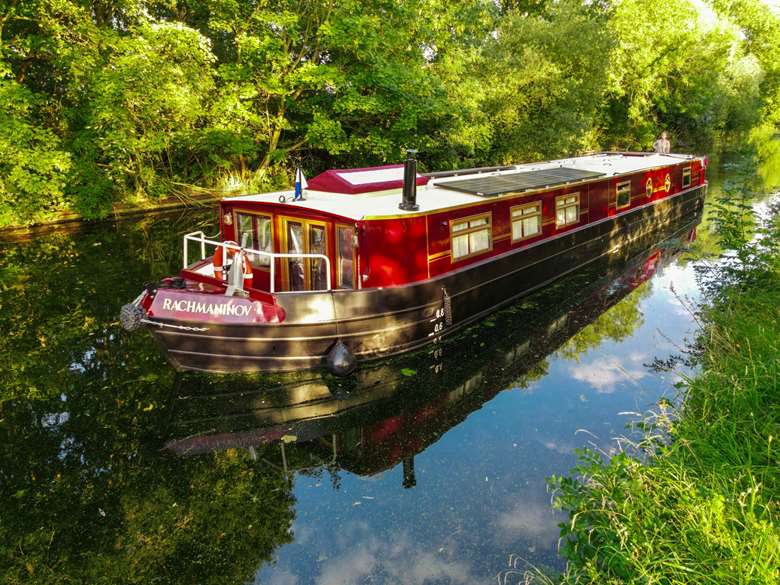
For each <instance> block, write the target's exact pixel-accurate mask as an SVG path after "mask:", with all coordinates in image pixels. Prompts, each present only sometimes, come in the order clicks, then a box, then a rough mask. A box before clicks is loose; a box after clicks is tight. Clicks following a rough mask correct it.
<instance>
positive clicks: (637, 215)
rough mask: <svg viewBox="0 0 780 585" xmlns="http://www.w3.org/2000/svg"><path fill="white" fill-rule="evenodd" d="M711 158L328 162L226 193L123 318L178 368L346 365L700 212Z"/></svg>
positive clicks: (446, 326)
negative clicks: (274, 185)
mask: <svg viewBox="0 0 780 585" xmlns="http://www.w3.org/2000/svg"><path fill="white" fill-rule="evenodd" d="M706 167H707V158H706V157H702V156H693V155H684V154H657V153H642V152H601V153H593V154H588V155H584V156H577V157H572V158H567V159H560V160H553V161H546V162H540V163H533V164H521V165H506V166H497V167H483V168H475V169H463V170H456V171H445V172H434V173H427V174H426V173H418V172H417V162H416V160H415V158H414V152H413V151H409V153H408V155H407V159H406V160H405V162H404V163H403V164H399V165H386V166H380V167H370V168H358V169H332V170H328V171H325V172H323V173H321V174H320V175H318V176H316V177H314V178H312V179H311V180H310V181H309V182H308V184H307V185H305V189H303V188H299V187H298V186H296V189H295V190H294V191H282V192H275V193H266V194H259V195H249V196H242V197H231V198H225V199H223V200H222V201H221V202H220V205H219V233H218V234H216V235H214V236H207V235H206V234H204V233H203V232H202V231H197V232H192V233H188V234H186V235H185V236H184V237H183V266H182V270H181V272H180V273H179V274H178V275H177V276H174V277H169V278H166V279H163V280H162V281H160V282H158V283H154V284H152V285H147V286H146V287H145V289H144V290H143V291H142V292H141V293H140V294H139V295H138V297H137V298H136V299H135V300H134V301H133V302H132V303H129V304H127V305H125V306H124V307H122V311H121V314H120V321H121V323H122V325H123V326H124V327H125V328H126V329H129V330H133V329H138V328H139V327H146V328H148V329H150V330H151V332H152V335H153V336H154V338H155V339H156V340H157V341H158V343H159V344H160V345H161V346H162V348H163V349H164V350H165V352H166V353H167V356H168V358H169V360H170V362H171V363H172V364H173V365H174V366H175V367H177V368H179V369H188V370H201V371H208V372H236V371H290V370H302V369H309V368H319V367H325V368H327V369H329V370H331V371H332V372H334V373H336V374H339V375H343V374H348V373H349V372H351V371H352V370H353V369H354V368H355V366H356V365H357V364H359V363H360V362H363V361H366V360H371V359H376V358H381V357H384V356H389V355H393V354H398V353H401V352H406V351H410V350H413V349H416V348H419V347H422V346H424V345H426V344H430V343H438V342H439V341H440V340H441V339H442V337H443V336H446V335H450V334H452V333H453V332H455V331H458V330H459V329H461V328H463V327H464V326H466V325H468V324H470V323H473V322H475V321H477V320H479V319H480V318H482V317H484V316H485V315H488V314H489V313H491V312H493V311H495V310H496V309H498V308H499V307H501V306H503V305H506V304H508V303H511V302H512V301H514V300H515V299H517V298H519V297H520V296H522V295H525V294H527V293H529V292H531V291H533V290H536V289H538V288H540V287H543V286H545V285H547V284H548V283H551V282H552V281H554V280H555V279H558V278H560V277H561V276H563V275H565V274H568V273H570V272H572V271H573V270H576V269H577V268H580V267H582V266H584V265H587V264H589V263H591V262H593V261H595V260H597V259H599V258H602V257H604V256H605V255H606V256H607V257H609V256H610V255H615V254H616V253H617V252H618V251H619V250H621V249H622V248H624V247H626V246H628V245H629V244H631V243H640V244H641V242H642V241H643V240H647V241H648V242H649V241H651V240H652V238H654V237H656V236H657V233H658V231H659V230H663V229H664V228H665V227H667V226H669V225H670V224H672V223H677V222H679V221H686V220H690V221H692V220H693V218H694V217H695V216H696V215H697V214H698V212H699V211H700V210H701V208H702V206H703V200H704V197H705V194H706V190H707V180H706V176H705V172H706Z"/></svg>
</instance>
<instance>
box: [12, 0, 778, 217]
mask: <svg viewBox="0 0 780 585" xmlns="http://www.w3.org/2000/svg"><path fill="white" fill-rule="evenodd" d="M778 122H780V18H779V17H778V16H777V15H776V14H775V13H773V12H772V11H771V9H769V8H768V7H767V6H766V5H765V4H764V3H762V2H761V1H760V0H713V3H712V5H703V4H702V3H696V4H694V3H693V2H692V1H691V0H672V1H663V2H662V1H660V0H620V1H612V0H607V1H604V2H590V3H582V2H579V1H575V0H561V1H559V2H549V1H541V2H524V1H504V2H493V1H492V0H458V1H456V2H445V1H443V0H403V1H400V2H399V1H395V0H393V1H388V0H369V1H360V2H358V1H355V0H344V1H339V2H334V1H332V0H306V1H304V2H298V1H296V2H291V1H288V0H265V1H253V2H235V1H234V0H195V1H192V0H187V1H184V0H165V1H162V0H124V1H122V2H105V1H102V0H58V1H56V2H54V1H52V0H7V1H6V2H4V3H3V8H2V9H0V227H3V226H9V225H25V224H31V223H36V222H44V221H47V220H50V219H52V218H53V217H55V216H57V214H59V213H60V212H62V211H66V210H69V211H75V212H77V213H79V214H81V215H82V216H84V217H87V218H96V217H101V216H104V215H106V214H108V213H109V212H110V211H111V209H112V206H113V205H114V204H116V203H123V204H131V205H148V204H153V203H154V202H155V201H157V200H159V199H160V198H162V197H169V196H178V197H187V196H189V195H190V194H192V193H193V192H196V191H198V190H201V189H208V190H215V191H217V192H221V193H231V192H245V191H250V190H253V189H263V188H270V187H274V186H280V185H283V184H288V183H289V178H290V176H291V173H292V172H293V171H294V169H295V167H296V166H298V165H300V166H302V167H303V168H304V169H305V170H306V171H307V172H308V173H316V172H319V171H321V170H323V169H325V168H328V167H331V166H364V165H368V164H382V163H390V162H397V161H399V160H400V158H401V156H402V152H403V149H404V148H405V147H414V148H417V149H418V150H419V151H420V158H421V161H422V163H423V165H424V166H425V167H426V168H428V169H430V170H434V169H445V168H451V167H454V166H466V165H480V164H496V163H507V162H511V161H523V160H533V159H539V158H543V157H550V156H560V155H565V154H569V153H573V152H577V151H583V150H587V149H596V148H613V147H616V148H625V149H646V148H648V147H649V146H650V145H651V144H652V142H653V139H654V137H655V136H656V134H657V133H658V132H659V131H660V130H661V129H664V128H665V129H668V130H669V131H670V132H671V134H672V137H673V139H674V141H675V143H676V147H677V148H678V149H679V150H686V149H690V148H692V145H693V144H694V143H701V142H703V141H711V140H713V139H717V138H719V137H722V136H725V135H730V134H733V133H735V132H742V133H745V132H753V133H756V134H757V135H761V136H764V135H767V134H769V135H771V134H773V133H774V132H775V131H776V128H777V125H778Z"/></svg>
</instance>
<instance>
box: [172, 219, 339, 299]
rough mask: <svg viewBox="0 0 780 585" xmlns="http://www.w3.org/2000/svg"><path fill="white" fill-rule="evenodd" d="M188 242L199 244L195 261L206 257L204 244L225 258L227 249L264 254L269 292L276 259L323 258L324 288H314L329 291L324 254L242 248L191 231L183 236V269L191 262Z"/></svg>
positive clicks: (328, 277)
mask: <svg viewBox="0 0 780 585" xmlns="http://www.w3.org/2000/svg"><path fill="white" fill-rule="evenodd" d="M189 242H193V243H195V244H200V260H196V262H201V261H203V260H205V259H206V246H213V247H214V248H219V247H221V248H222V257H223V258H227V251H228V250H235V251H236V252H237V253H240V252H243V253H245V254H257V255H258V256H264V257H267V258H268V259H269V264H270V267H271V274H270V284H269V288H270V291H269V292H272V293H273V292H276V290H275V287H276V260H277V259H280V260H282V259H289V258H303V259H306V258H309V259H318V260H323V261H324V262H325V268H326V270H325V288H324V289H315V290H325V291H329V290H331V277H330V258H328V257H327V256H326V255H325V254H279V253H276V252H267V251H265V250H256V249H254V248H242V247H241V246H238V245H236V244H230V243H228V242H219V241H217V240H212V239H209V238H207V237H206V234H204V233H203V232H202V231H198V232H192V233H189V234H186V235H185V236H184V251H183V258H182V263H183V267H184V268H185V269H187V268H189V267H190V266H191V265H192V264H191V263H190V261H189V258H190V256H189ZM289 292H308V291H289Z"/></svg>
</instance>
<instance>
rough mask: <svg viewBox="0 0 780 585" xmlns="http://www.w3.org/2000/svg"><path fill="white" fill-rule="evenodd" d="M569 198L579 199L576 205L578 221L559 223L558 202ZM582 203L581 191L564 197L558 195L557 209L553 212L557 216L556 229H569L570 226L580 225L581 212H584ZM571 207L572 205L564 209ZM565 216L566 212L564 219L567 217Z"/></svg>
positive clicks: (556, 199)
mask: <svg viewBox="0 0 780 585" xmlns="http://www.w3.org/2000/svg"><path fill="white" fill-rule="evenodd" d="M567 197H576V198H577V203H576V205H577V219H575V220H574V221H570V222H566V223H558V201H559V200H560V199H566V198H567ZM581 203H582V198H581V197H580V192H579V191H577V192H576V193H565V194H564V195H558V196H557V197H556V198H555V209H554V210H553V212H554V214H555V216H554V217H555V229H560V228H564V227H569V226H570V225H576V224H578V223H580V212H581V211H582V207H581ZM571 205H572V204H569V205H565V206H564V207H563V209H566V208H567V207H571ZM565 215H566V213H565V212H564V217H565Z"/></svg>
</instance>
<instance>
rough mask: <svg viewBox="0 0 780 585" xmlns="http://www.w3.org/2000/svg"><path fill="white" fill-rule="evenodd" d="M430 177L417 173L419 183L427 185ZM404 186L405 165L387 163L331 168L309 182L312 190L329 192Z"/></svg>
mask: <svg viewBox="0 0 780 585" xmlns="http://www.w3.org/2000/svg"><path fill="white" fill-rule="evenodd" d="M428 180H429V179H428V177H423V176H422V175H420V174H419V173H418V174H417V185H425V184H426V183H427V182H428ZM403 186H404V165H385V166H382V167H366V168H363V169H330V170H327V171H325V172H324V173H320V174H319V175H317V176H316V177H314V178H313V179H311V180H310V181H309V183H308V189H309V190H312V191H326V192H329V193H347V194H350V195H356V194H359V193H373V192H376V191H387V190H388V189H401V188H402V187H403Z"/></svg>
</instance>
